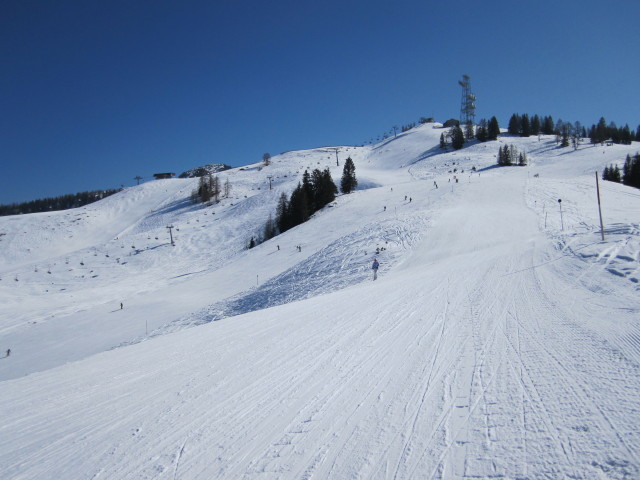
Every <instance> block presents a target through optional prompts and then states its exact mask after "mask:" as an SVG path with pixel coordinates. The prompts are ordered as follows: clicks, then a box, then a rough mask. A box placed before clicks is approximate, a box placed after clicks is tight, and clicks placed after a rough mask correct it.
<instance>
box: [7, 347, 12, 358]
mask: <svg viewBox="0 0 640 480" xmlns="http://www.w3.org/2000/svg"><path fill="white" fill-rule="evenodd" d="M9 355H11V349H10V348H7V355H6V356H7V357H8V356H9Z"/></svg>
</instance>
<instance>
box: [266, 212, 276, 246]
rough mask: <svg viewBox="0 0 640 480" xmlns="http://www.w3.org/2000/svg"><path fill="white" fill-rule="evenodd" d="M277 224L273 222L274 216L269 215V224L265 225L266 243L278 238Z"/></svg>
mask: <svg viewBox="0 0 640 480" xmlns="http://www.w3.org/2000/svg"><path fill="white" fill-rule="evenodd" d="M276 233H277V232H276V222H274V220H273V216H272V215H271V214H269V218H268V219H267V222H266V223H265V224H264V231H263V234H262V236H263V238H264V240H265V241H267V240H269V239H271V238H273V237H275V236H276Z"/></svg>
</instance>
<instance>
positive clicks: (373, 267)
mask: <svg viewBox="0 0 640 480" xmlns="http://www.w3.org/2000/svg"><path fill="white" fill-rule="evenodd" d="M378 267H380V264H379V263H378V259H377V258H374V259H373V265H371V270H373V279H374V280H377V279H378Z"/></svg>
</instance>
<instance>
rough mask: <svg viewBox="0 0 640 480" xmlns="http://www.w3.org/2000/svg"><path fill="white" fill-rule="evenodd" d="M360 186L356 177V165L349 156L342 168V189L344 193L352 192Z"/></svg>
mask: <svg viewBox="0 0 640 480" xmlns="http://www.w3.org/2000/svg"><path fill="white" fill-rule="evenodd" d="M357 186H358V180H357V179H356V166H355V164H354V163H353V160H351V157H349V158H347V159H346V160H345V162H344V167H343V169H342V179H341V180H340V189H341V190H342V193H351V192H352V191H354V190H355V189H356V187H357Z"/></svg>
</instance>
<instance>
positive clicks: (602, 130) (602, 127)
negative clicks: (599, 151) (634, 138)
mask: <svg viewBox="0 0 640 480" xmlns="http://www.w3.org/2000/svg"><path fill="white" fill-rule="evenodd" d="M595 134H596V135H595V138H596V143H604V142H605V141H606V140H607V138H608V136H609V135H608V132H607V121H606V120H605V119H604V117H600V120H599V121H598V125H596V131H595Z"/></svg>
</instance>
